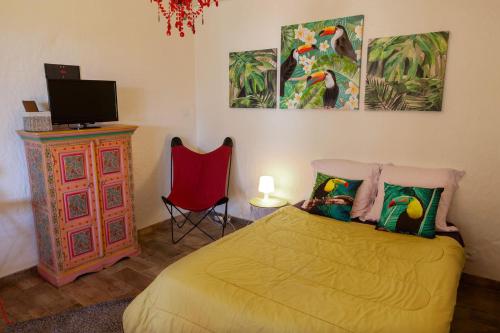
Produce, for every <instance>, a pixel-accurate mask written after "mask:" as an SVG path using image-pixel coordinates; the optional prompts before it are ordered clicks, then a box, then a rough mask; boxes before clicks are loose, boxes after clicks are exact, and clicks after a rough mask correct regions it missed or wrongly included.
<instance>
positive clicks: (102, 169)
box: [99, 147, 123, 175]
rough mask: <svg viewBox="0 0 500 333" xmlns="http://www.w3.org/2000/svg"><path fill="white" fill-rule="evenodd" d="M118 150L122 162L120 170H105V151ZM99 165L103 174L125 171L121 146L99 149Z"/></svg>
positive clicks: (119, 159)
mask: <svg viewBox="0 0 500 333" xmlns="http://www.w3.org/2000/svg"><path fill="white" fill-rule="evenodd" d="M115 150H117V151H118V161H119V163H120V170H118V171H113V172H104V157H103V153H104V152H107V151H115ZM99 157H100V158H99V160H100V161H99V167H100V168H101V174H103V175H111V174H114V173H121V172H122V171H123V168H122V150H121V149H120V148H119V147H116V148H106V149H101V150H100V151H99Z"/></svg>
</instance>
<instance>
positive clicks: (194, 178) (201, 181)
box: [162, 138, 233, 243]
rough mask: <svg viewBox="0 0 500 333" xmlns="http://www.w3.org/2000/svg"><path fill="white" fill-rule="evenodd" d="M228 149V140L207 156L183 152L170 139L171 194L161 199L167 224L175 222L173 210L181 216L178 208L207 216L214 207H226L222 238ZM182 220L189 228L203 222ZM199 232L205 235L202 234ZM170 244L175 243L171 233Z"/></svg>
mask: <svg viewBox="0 0 500 333" xmlns="http://www.w3.org/2000/svg"><path fill="white" fill-rule="evenodd" d="M232 147H233V142H232V140H231V139H230V138H226V139H225V140H224V144H223V145H222V146H221V147H219V148H217V149H216V150H214V151H212V152H210V153H206V154H200V153H197V152H194V151H192V150H190V149H188V148H186V147H185V146H184V145H183V144H182V141H181V139H179V138H173V139H172V153H171V192H170V194H169V195H168V197H162V199H163V201H164V203H165V205H166V206H167V209H168V210H169V212H170V214H171V217H172V218H171V220H173V221H176V220H175V216H174V215H173V209H174V208H175V209H177V211H178V212H179V213H181V214H182V215H184V213H183V212H181V211H180V210H179V208H180V209H183V210H187V211H190V212H203V211H208V213H210V212H213V211H214V209H215V207H216V206H219V205H222V204H226V209H225V213H224V218H223V222H222V226H223V229H222V235H224V228H225V225H226V222H227V202H228V198H227V189H228V184H229V170H230V166H231V154H232ZM208 213H207V215H208ZM184 217H185V219H186V220H187V221H189V222H190V223H191V224H193V228H199V227H198V225H199V223H200V222H201V221H202V220H203V218H202V219H200V221H198V222H197V223H193V222H192V221H191V220H190V219H189V215H184ZM176 224H177V226H179V227H182V225H183V224H180V225H179V224H178V223H177V222H176ZM193 228H192V229H193ZM199 229H200V228H199ZM172 230H173V226H172ZM190 231H191V230H190ZM190 231H188V232H187V233H189V232H190ZM202 231H203V230H202ZM203 232H204V233H205V234H207V233H206V232H205V231H203ZM187 233H186V234H187ZM186 234H184V235H183V236H182V237H181V238H180V239H182V238H183V237H184V236H185V235H186ZM207 235H208V234H207ZM180 239H179V240H180ZM172 240H173V241H174V243H176V241H175V240H174V237H173V231H172Z"/></svg>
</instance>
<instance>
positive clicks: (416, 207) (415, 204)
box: [406, 198, 424, 220]
mask: <svg viewBox="0 0 500 333" xmlns="http://www.w3.org/2000/svg"><path fill="white" fill-rule="evenodd" d="M406 212H407V213H408V216H409V217H411V218H412V219H414V220H418V219H419V218H421V217H422V215H424V207H422V204H421V203H420V201H418V200H417V199H416V198H413V199H412V200H410V203H409V204H408V207H407V208H406Z"/></svg>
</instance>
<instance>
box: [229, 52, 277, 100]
mask: <svg viewBox="0 0 500 333" xmlns="http://www.w3.org/2000/svg"><path fill="white" fill-rule="evenodd" d="M277 51H278V50H277V49H267V50H257V51H245V52H232V53H230V54H229V107H231V108H275V107H276V80H277V70H276V62H277Z"/></svg>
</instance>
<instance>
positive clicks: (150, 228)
mask: <svg viewBox="0 0 500 333" xmlns="http://www.w3.org/2000/svg"><path fill="white" fill-rule="evenodd" d="M164 223H170V219H168V220H165V221H163V222H158V223H155V224H152V225H149V226H147V227H144V228H142V229H139V230H138V231H137V233H138V234H139V237H141V236H144V235H148V234H151V233H153V232H154V231H155V230H157V229H158V228H161V227H162V226H163V224H164ZM231 223H233V224H236V225H241V226H245V225H248V224H250V223H252V221H250V220H247V219H243V218H241V217H235V216H231Z"/></svg>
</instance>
